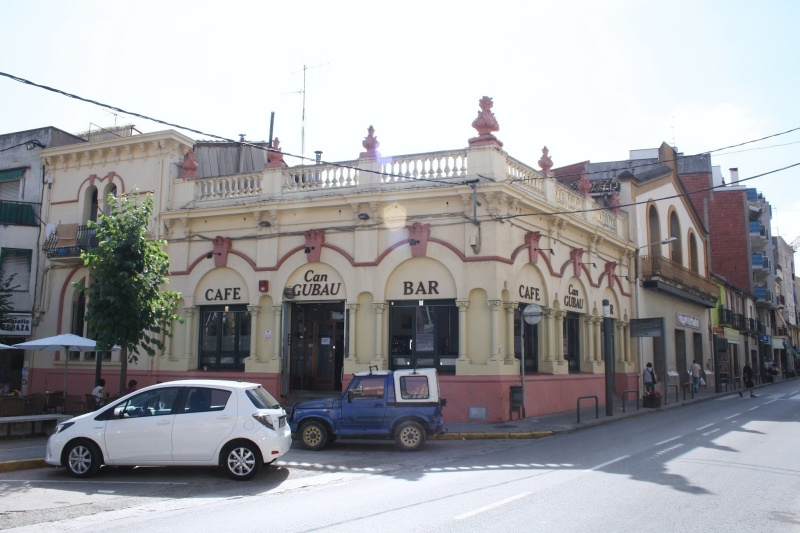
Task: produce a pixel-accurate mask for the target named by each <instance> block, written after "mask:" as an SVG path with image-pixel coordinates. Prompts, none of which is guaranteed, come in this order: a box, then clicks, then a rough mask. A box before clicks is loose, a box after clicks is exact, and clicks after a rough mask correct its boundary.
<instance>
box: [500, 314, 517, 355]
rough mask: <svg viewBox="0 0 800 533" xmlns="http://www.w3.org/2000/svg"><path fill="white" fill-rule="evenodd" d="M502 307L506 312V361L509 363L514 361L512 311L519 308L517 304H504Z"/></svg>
mask: <svg viewBox="0 0 800 533" xmlns="http://www.w3.org/2000/svg"><path fill="white" fill-rule="evenodd" d="M503 307H504V308H505V310H506V334H507V341H506V342H507V347H506V361H507V362H509V363H511V362H512V361H514V311H515V310H516V309H517V307H519V304H518V303H517V302H505V303H503Z"/></svg>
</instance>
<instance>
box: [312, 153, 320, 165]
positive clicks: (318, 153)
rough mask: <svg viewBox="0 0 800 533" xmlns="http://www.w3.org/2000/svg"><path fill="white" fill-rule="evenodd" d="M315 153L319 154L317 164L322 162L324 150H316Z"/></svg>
mask: <svg viewBox="0 0 800 533" xmlns="http://www.w3.org/2000/svg"><path fill="white" fill-rule="evenodd" d="M314 155H316V156H317V164H318V165H320V164H322V150H314Z"/></svg>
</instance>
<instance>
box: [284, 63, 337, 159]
mask: <svg viewBox="0 0 800 533" xmlns="http://www.w3.org/2000/svg"><path fill="white" fill-rule="evenodd" d="M329 64H330V63H320V64H319V65H312V66H310V67H309V66H308V65H306V64H305V63H303V68H302V69H300V70H295V71H294V72H292V74H297V73H298V72H301V71H302V72H303V89H302V90H300V91H292V92H290V93H284V94H302V95H303V117H302V122H301V127H300V156H301V157H302V158H304V159H303V160H305V156H306V72H307V71H309V70H311V69H314V68H319V67H324V66H326V65H329Z"/></svg>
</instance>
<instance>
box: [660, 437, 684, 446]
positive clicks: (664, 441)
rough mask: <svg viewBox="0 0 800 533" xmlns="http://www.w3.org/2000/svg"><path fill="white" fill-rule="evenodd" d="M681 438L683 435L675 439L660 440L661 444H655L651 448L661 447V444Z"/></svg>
mask: <svg viewBox="0 0 800 533" xmlns="http://www.w3.org/2000/svg"><path fill="white" fill-rule="evenodd" d="M681 437H683V435H678V436H677V437H672V438H671V439H667V440H662V441H661V442H656V443H655V444H653V446H661V445H662V444H666V443H668V442H672V441H673V440H678V439H679V438H681Z"/></svg>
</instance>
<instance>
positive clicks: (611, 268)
mask: <svg viewBox="0 0 800 533" xmlns="http://www.w3.org/2000/svg"><path fill="white" fill-rule="evenodd" d="M603 270H604V271H605V274H606V276H608V286H609V287H613V286H614V280H616V278H617V272H616V270H617V263H615V262H613V261H609V262H607V263H606V265H605V267H604V268H603Z"/></svg>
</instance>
